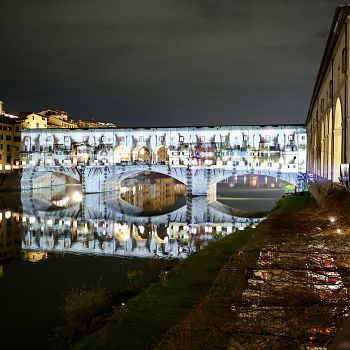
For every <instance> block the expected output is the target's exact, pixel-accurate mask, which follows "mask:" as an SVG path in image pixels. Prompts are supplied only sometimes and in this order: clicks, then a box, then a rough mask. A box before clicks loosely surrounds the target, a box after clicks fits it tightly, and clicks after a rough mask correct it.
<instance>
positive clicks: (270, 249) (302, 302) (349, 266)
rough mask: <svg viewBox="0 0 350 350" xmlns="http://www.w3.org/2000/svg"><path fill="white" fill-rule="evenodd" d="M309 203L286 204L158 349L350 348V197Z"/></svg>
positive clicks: (332, 195) (335, 193)
mask: <svg viewBox="0 0 350 350" xmlns="http://www.w3.org/2000/svg"><path fill="white" fill-rule="evenodd" d="M308 197H309V196H308V195H307V196H304V197H299V198H298V197H289V198H286V199H284V200H283V201H281V202H280V206H279V207H277V208H276V210H274V211H273V212H272V213H271V215H270V216H269V217H268V219H267V220H266V221H265V222H263V223H262V224H261V225H259V227H258V230H257V232H256V234H255V235H254V237H253V238H252V239H251V240H250V241H249V242H248V244H247V245H246V246H245V247H244V248H243V249H242V250H241V251H240V252H239V254H235V255H233V256H232V258H231V259H230V261H229V262H228V263H227V264H226V265H225V266H224V267H223V269H222V270H221V271H220V274H219V276H218V278H217V279H216V281H215V284H214V285H213V287H212V288H211V290H210V291H209V293H208V294H207V296H206V297H205V298H203V300H202V301H201V303H199V305H198V306H197V307H196V308H195V309H194V310H192V311H191V312H190V313H189V314H188V315H187V317H185V318H184V319H182V320H181V321H180V322H178V323H177V324H176V325H175V326H174V327H172V328H171V329H170V330H169V331H168V332H167V333H166V334H165V335H163V337H162V341H161V343H160V344H159V345H158V347H157V349H162V350H163V349H172V350H174V349H181V350H183V349H216V348H228V349H242V350H243V349H247V348H249V349H257V350H258V349H259V350H260V349H286V348H288V349H289V348H290V349H325V348H328V349H332V350H335V349H346V348H348V345H349V342H348V339H347V338H346V334H348V329H346V327H349V325H348V319H346V318H345V317H346V316H347V314H348V307H349V305H350V298H349V294H348V289H349V287H350V259H349V258H348V257H349V253H350V229H349V208H350V205H349V199H348V198H347V196H346V195H345V193H344V192H342V191H341V190H340V191H339V190H336V189H334V188H333V189H330V190H329V191H328V193H327V195H325V196H323V197H322V201H321V202H320V203H319V205H316V203H315V202H313V201H312V200H309V199H308ZM291 209H293V211H294V212H292V211H291ZM344 320H345V321H346V322H344ZM343 325H344V326H343ZM342 327H344V328H345V330H343V331H341V332H339V330H341V329H342ZM338 332H339V333H338ZM343 334H345V336H344V335H343Z"/></svg>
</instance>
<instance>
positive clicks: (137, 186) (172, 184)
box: [120, 174, 186, 213]
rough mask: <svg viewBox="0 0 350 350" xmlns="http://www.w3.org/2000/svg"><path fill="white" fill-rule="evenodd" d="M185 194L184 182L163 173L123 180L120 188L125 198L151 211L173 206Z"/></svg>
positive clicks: (122, 196)
mask: <svg viewBox="0 0 350 350" xmlns="http://www.w3.org/2000/svg"><path fill="white" fill-rule="evenodd" d="M185 194H186V186H185V185H184V184H181V183H179V182H178V181H176V180H175V179H174V178H171V177H169V176H164V175H161V174H159V175H158V174H157V175H156V176H154V175H150V176H147V177H141V178H140V177H134V178H131V179H126V180H124V181H123V182H122V186H121V190H120V197H121V198H122V199H123V200H125V201H126V202H128V203H130V204H132V205H134V206H136V207H139V208H143V209H144V211H145V212H150V213H157V212H163V211H165V210H167V209H169V208H172V207H173V206H174V205H175V202H176V201H177V200H179V198H181V197H185ZM183 200H185V198H183Z"/></svg>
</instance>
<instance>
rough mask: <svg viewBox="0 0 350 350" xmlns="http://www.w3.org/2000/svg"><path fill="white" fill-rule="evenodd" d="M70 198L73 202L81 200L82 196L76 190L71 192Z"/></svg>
mask: <svg viewBox="0 0 350 350" xmlns="http://www.w3.org/2000/svg"><path fill="white" fill-rule="evenodd" d="M72 200H73V201H74V202H81V201H82V200H83V196H82V194H81V193H80V192H78V191H75V192H74V193H73V194H72Z"/></svg>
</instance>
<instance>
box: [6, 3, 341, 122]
mask: <svg viewBox="0 0 350 350" xmlns="http://www.w3.org/2000/svg"><path fill="white" fill-rule="evenodd" d="M336 5H337V2H336V1H329V0H320V1H308V2H305V1H301V0H295V1H292V2H291V1H286V0H267V1H257V0H251V1H241V0H237V1H233V0H119V1H114V0H101V1H99V2H97V1H89V0H85V1H82V0H75V1H70V0H69V1H68V0H61V1H56V2H53V1H41V0H32V1H25V0H12V1H8V0H6V1H5V2H4V4H3V5H2V21H1V22H0V39H1V45H0V55H1V65H0V76H1V79H0V99H2V100H4V102H5V103H6V106H7V109H8V110H9V111H11V112H17V111H21V110H39V109H41V108H46V107H55V108H61V109H64V110H67V111H68V112H70V114H71V116H72V117H75V118H87V117H91V116H94V117H95V118H97V119H101V120H110V121H114V122H115V123H117V124H118V125H122V126H126V125H177V124H179V125H180V124H181V125H190V124H193V125H199V124H215V123H217V124H220V123H222V124H236V123H237V124H244V123H257V124H264V123H296V122H303V121H304V119H305V115H306V111H307V108H308V103H309V99H310V95H311V92H312V88H313V84H314V80H315V77H316V74H317V71H318V67H319V63H320V61H321V56H322V53H323V50H324V46H325V42H326V38H327V35H328V30H329V27H330V24H331V20H332V18H333V14H334V10H335V7H336Z"/></svg>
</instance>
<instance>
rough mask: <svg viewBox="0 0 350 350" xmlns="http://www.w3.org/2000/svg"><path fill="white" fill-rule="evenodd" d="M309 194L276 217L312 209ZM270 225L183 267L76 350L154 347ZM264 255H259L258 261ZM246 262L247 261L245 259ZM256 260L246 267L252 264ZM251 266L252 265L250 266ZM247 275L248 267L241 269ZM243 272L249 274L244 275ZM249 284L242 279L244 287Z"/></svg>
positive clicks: (287, 203)
mask: <svg viewBox="0 0 350 350" xmlns="http://www.w3.org/2000/svg"><path fill="white" fill-rule="evenodd" d="M312 203H313V202H312V200H311V197H310V196H309V195H308V194H304V195H297V196H288V197H286V198H284V199H282V200H281V201H280V202H279V203H278V204H277V206H276V208H275V209H274V210H273V212H272V215H275V216H277V215H282V216H283V215H285V214H287V213H291V212H295V211H298V210H300V209H302V208H304V207H306V206H309V205H312ZM268 231H269V226H268V224H262V225H259V226H258V228H257V229H256V230H254V229H248V230H244V231H237V232H236V233H234V234H232V235H229V236H226V237H224V238H222V239H220V240H218V241H216V242H214V243H212V244H210V245H209V246H208V247H206V248H205V249H203V250H201V251H200V252H198V253H197V254H194V255H192V256H191V257H189V258H188V259H186V260H184V261H182V262H180V263H179V264H177V265H176V266H175V267H174V268H173V269H172V270H171V271H169V272H167V273H166V274H164V275H163V276H162V278H161V280H160V281H158V282H156V283H153V284H151V285H150V286H149V287H148V288H146V289H145V290H144V291H143V292H142V293H140V294H138V295H137V296H136V297H134V298H132V299H130V300H129V301H128V303H127V304H126V305H125V306H119V307H118V308H117V309H116V310H115V312H114V314H113V316H112V317H111V319H110V321H109V322H108V323H107V324H106V325H105V326H104V327H103V328H102V329H100V330H99V331H98V332H95V333H94V334H92V335H90V336H88V337H85V338H84V339H82V340H81V341H79V342H78V343H76V344H75V345H74V346H73V348H74V349H102V348H103V349H116V348H118V349H153V348H154V347H156V346H157V344H158V343H159V341H160V339H161V335H162V334H163V333H164V332H166V331H167V330H168V329H169V328H170V327H172V326H174V325H175V324H176V323H177V322H179V320H181V319H183V318H184V317H185V316H186V315H187V314H188V312H189V311H191V309H192V308H193V307H194V306H196V305H197V304H198V303H199V302H200V301H201V300H202V299H203V297H204V296H206V295H207V293H208V291H209V289H210V288H211V287H212V285H213V283H214V281H215V280H216V278H217V276H218V274H219V272H220V270H221V268H222V267H223V266H224V265H225V264H226V262H227V261H228V259H229V258H230V257H231V256H232V255H236V256H237V254H238V253H239V251H240V250H241V249H242V247H243V246H244V245H245V244H246V243H247V242H248V241H249V240H250V239H251V238H252V237H253V236H254V235H259V236H260V235H263V234H266V233H268ZM255 254H258V252H254V254H252V256H253V257H254V256H255ZM242 258H243V257H242ZM251 260H252V257H250V258H249V259H248V261H247V262H246V263H249V262H250V263H251ZM245 265H246V264H245ZM241 269H242V270H241V271H243V270H244V266H243V267H242V266H241ZM242 273H243V272H242ZM243 283H244V281H243V279H242V281H240V284H243Z"/></svg>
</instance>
